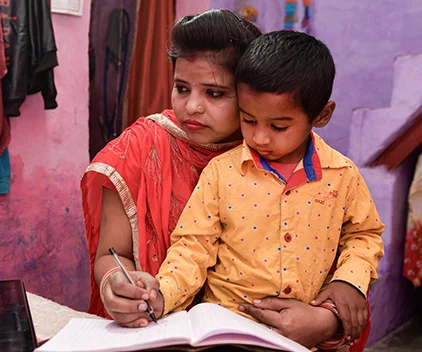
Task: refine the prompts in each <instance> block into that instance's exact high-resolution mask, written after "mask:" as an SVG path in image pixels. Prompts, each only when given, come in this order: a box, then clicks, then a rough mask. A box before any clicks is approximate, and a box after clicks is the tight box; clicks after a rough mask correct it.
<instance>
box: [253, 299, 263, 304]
mask: <svg viewBox="0 0 422 352" xmlns="http://www.w3.org/2000/svg"><path fill="white" fill-rule="evenodd" d="M261 302H262V299H254V300H253V304H260V303H261Z"/></svg>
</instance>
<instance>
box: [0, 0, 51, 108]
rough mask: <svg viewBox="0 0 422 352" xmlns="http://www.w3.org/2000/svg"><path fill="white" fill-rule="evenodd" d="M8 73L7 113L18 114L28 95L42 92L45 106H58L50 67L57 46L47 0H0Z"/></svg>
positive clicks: (5, 104) (4, 84)
mask: <svg viewBox="0 0 422 352" xmlns="http://www.w3.org/2000/svg"><path fill="white" fill-rule="evenodd" d="M0 11H1V13H0V15H1V19H2V23H3V35H4V42H5V48H6V63H7V70H8V74H7V75H6V77H5V78H4V79H3V103H4V110H5V114H6V116H19V115H20V111H19V109H20V107H21V105H22V103H23V102H24V101H25V98H26V96H27V95H28V94H34V93H38V92H41V93H42V96H43V98H44V108H45V109H55V108H56V107H57V102H56V96H57V90H56V86H55V84H54V73H53V68H54V67H55V66H57V65H58V62H57V53H56V52H57V48H56V42H55V39H54V32H53V24H52V21H51V12H50V3H49V0H0Z"/></svg>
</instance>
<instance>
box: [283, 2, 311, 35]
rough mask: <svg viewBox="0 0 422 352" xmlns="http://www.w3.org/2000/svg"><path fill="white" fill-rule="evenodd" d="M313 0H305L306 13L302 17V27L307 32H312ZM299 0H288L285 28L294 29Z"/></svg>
mask: <svg viewBox="0 0 422 352" xmlns="http://www.w3.org/2000/svg"><path fill="white" fill-rule="evenodd" d="M310 6H311V0H303V7H304V14H303V18H302V29H303V31H304V32H305V33H308V34H310V33H311V22H310V20H311V11H310ZM296 12H297V0H286V14H285V17H284V29H285V30H288V31H292V30H294V24H295V22H296V21H297V15H296Z"/></svg>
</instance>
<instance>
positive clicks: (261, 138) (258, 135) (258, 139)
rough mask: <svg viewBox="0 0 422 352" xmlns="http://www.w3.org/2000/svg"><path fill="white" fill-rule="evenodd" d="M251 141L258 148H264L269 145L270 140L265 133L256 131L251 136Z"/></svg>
mask: <svg viewBox="0 0 422 352" xmlns="http://www.w3.org/2000/svg"><path fill="white" fill-rule="evenodd" d="M253 141H254V142H255V143H256V144H257V145H259V146H264V145H268V144H269V143H270V138H269V137H268V135H267V134H266V133H265V131H256V132H255V134H254V136H253Z"/></svg>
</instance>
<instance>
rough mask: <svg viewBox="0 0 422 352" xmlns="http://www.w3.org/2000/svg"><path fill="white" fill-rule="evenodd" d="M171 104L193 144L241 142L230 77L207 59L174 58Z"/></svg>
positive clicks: (231, 78) (233, 87)
mask: <svg viewBox="0 0 422 352" xmlns="http://www.w3.org/2000/svg"><path fill="white" fill-rule="evenodd" d="M171 99H172V105H173V110H174V113H175V115H176V118H177V121H178V122H179V124H180V126H181V127H182V129H183V130H184V131H185V132H186V133H187V135H188V137H189V139H191V140H192V141H193V142H196V143H203V144H207V143H218V142H230V141H235V140H239V139H241V134H240V119H239V112H238V106H237V96H236V89H235V83H234V76H233V75H232V74H231V73H230V72H228V71H227V70H225V69H223V68H221V67H219V66H217V65H216V64H214V63H213V62H212V61H210V59H209V58H207V57H203V56H192V57H189V58H178V59H177V60H176V64H175V70H174V88H173V92H172V97H171Z"/></svg>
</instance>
